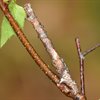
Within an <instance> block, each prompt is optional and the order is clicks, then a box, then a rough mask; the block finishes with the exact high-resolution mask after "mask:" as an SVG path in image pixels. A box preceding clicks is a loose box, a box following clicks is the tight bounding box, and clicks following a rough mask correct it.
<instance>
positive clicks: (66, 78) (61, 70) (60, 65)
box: [24, 3, 78, 95]
mask: <svg viewBox="0 0 100 100" xmlns="http://www.w3.org/2000/svg"><path fill="white" fill-rule="evenodd" d="M24 8H25V11H26V13H27V19H28V21H29V22H31V24H32V25H33V27H34V28H35V30H36V32H37V34H38V37H39V38H40V40H41V42H42V43H43V45H44V46H45V48H46V50H47V52H48V54H49V55H50V57H51V59H52V64H53V66H54V67H55V68H56V69H57V72H58V74H59V75H60V78H61V79H60V84H61V83H65V84H66V85H68V86H69V87H70V88H71V89H72V92H73V94H74V95H76V94H77V93H78V88H77V86H76V83H75V81H73V80H72V78H71V76H70V74H69V70H68V67H67V65H66V64H65V62H64V60H63V59H62V58H61V57H60V56H59V55H58V53H57V52H56V50H55V48H54V46H53V44H52V42H51V40H50V39H49V38H48V36H47V32H46V31H45V30H44V28H43V26H42V25H41V23H40V22H39V20H38V18H37V17H36V15H35V13H34V12H33V10H32V8H31V4H30V3H27V4H25V6H24Z"/></svg>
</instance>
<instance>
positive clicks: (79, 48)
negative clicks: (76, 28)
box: [75, 38, 85, 96]
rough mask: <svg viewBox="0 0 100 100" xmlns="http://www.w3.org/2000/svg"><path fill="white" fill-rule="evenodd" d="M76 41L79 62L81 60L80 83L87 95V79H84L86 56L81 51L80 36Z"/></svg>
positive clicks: (83, 92)
mask: <svg viewBox="0 0 100 100" xmlns="http://www.w3.org/2000/svg"><path fill="white" fill-rule="evenodd" d="M75 41H76V47H77V52H78V56H79V62H80V84H81V93H82V94H83V95H84V96H85V80H84V56H83V54H82V52H81V46H80V41H79V38H76V39H75Z"/></svg>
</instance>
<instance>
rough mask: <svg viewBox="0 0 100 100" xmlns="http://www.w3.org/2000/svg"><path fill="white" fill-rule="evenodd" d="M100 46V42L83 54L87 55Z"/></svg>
mask: <svg viewBox="0 0 100 100" xmlns="http://www.w3.org/2000/svg"><path fill="white" fill-rule="evenodd" d="M99 47H100V43H98V44H96V45H95V46H93V47H92V48H90V49H88V50H86V51H84V52H83V53H82V54H83V56H86V55H87V54H89V53H90V52H92V51H94V50H95V49H97V48H99Z"/></svg>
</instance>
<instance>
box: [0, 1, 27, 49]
mask: <svg viewBox="0 0 100 100" xmlns="http://www.w3.org/2000/svg"><path fill="white" fill-rule="evenodd" d="M15 1H16V0H12V1H11V2H10V4H9V6H8V7H9V11H10V13H11V14H12V16H13V17H14V19H15V20H16V22H17V23H18V25H19V27H20V28H21V29H23V27H24V22H25V18H26V13H25V10H24V8H23V7H21V6H19V5H17V4H16V3H15ZM14 34H15V32H14V30H13V28H12V27H11V25H10V23H9V21H8V20H7V18H6V17H4V18H3V21H2V25H1V34H0V47H2V46H3V45H4V44H5V43H6V42H7V40H8V39H10V38H11V37H12V36H13V35H14Z"/></svg>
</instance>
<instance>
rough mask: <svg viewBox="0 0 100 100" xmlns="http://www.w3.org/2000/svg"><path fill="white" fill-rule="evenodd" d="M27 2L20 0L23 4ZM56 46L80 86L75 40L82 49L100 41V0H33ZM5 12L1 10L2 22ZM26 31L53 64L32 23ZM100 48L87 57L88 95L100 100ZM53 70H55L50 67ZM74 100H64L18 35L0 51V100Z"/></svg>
mask: <svg viewBox="0 0 100 100" xmlns="http://www.w3.org/2000/svg"><path fill="white" fill-rule="evenodd" d="M26 1H27V0H17V2H18V4H20V5H22V6H23V5H24V4H25V3H26ZM30 2H31V4H32V8H33V10H34V12H35V13H36V15H37V16H38V18H39V20H40V21H41V23H42V24H43V25H44V26H45V29H46V30H47V32H48V35H49V37H50V38H51V39H52V41H53V44H54V46H55V48H56V50H57V51H58V53H59V54H60V56H61V57H63V58H64V60H65V62H66V63H67V64H68V66H69V69H70V73H71V75H72V78H73V79H74V80H75V81H76V82H77V83H78V86H79V62H78V55H77V51H76V46H75V37H79V38H80V41H81V47H82V50H83V51H84V50H86V49H88V48H90V47H91V46H93V45H95V44H96V43H98V42H100V1H99V0H30ZM2 16H3V13H2V12H1V11H0V23H1V21H2ZM24 32H25V34H26V35H27V37H28V38H29V39H30V42H31V43H32V44H33V46H34V48H35V49H36V51H37V52H38V53H39V55H40V56H41V57H42V58H43V59H44V61H45V62H46V63H47V64H48V65H50V67H51V60H50V58H49V56H48V54H47V53H46V51H45V48H44V47H43V45H42V43H41V42H40V40H39V39H38V38H37V34H36V32H35V31H34V29H33V28H32V26H31V24H30V23H29V22H26V24H25V28H24ZM99 61H100V49H99V48H98V49H97V50H95V51H94V52H92V53H90V54H89V55H88V56H86V58H85V78H86V95H87V97H88V100H98V99H99V98H100V76H99V75H100V62H99ZM51 68H52V69H53V67H51ZM66 99H67V100H71V99H69V98H67V97H65V96H64V95H63V94H62V93H61V92H60V91H59V90H58V89H57V88H56V86H55V85H54V84H53V83H52V82H51V81H50V80H49V79H48V78H47V77H46V76H45V75H44V73H43V72H42V71H41V70H40V69H39V68H38V66H37V65H36V64H35V63H34V61H33V60H32V58H31V57H30V56H29V54H28V53H27V51H26V50H25V48H24V47H23V45H22V44H21V43H20V41H19V39H18V38H17V37H16V36H13V37H12V38H11V39H10V40H9V41H8V42H7V43H6V45H5V46H4V47H3V48H1V49H0V100H66Z"/></svg>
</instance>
